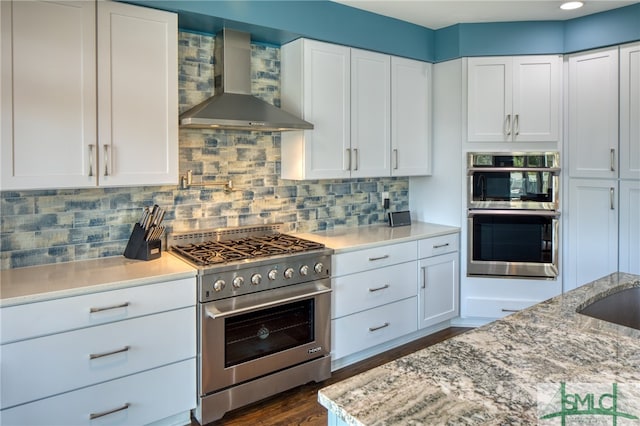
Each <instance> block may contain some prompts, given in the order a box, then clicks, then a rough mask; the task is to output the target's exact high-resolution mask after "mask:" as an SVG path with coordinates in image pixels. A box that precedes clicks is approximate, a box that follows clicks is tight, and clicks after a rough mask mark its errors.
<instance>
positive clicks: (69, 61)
mask: <svg viewBox="0 0 640 426" xmlns="http://www.w3.org/2000/svg"><path fill="white" fill-rule="evenodd" d="M95 7H96V6H95V3H94V2H84V1H83V2H78V1H69V2H55V3H54V2H44V1H16V2H10V1H3V2H1V3H0V8H1V17H2V25H1V28H2V41H1V43H2V53H1V54H2V59H1V60H2V76H1V81H2V89H1V92H2V106H1V110H2V123H1V128H0V129H1V130H0V131H1V135H2V146H1V151H0V164H1V166H2V172H1V176H0V177H1V179H0V180H1V182H2V188H1V189H5V190H6V189H38V188H52V187H54V188H68V187H85V186H95V185H96V178H95V173H97V171H96V168H95V166H96V164H95V158H96V157H95V156H96V146H95V144H96V63H95V49H96V47H95ZM92 174H93V175H94V176H93V177H92V176H91V175H92Z"/></svg>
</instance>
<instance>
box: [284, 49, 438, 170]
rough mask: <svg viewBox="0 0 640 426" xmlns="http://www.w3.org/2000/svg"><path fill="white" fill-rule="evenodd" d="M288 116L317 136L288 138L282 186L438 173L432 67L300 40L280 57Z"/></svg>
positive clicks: (286, 135) (303, 133) (296, 134)
mask: <svg viewBox="0 0 640 426" xmlns="http://www.w3.org/2000/svg"><path fill="white" fill-rule="evenodd" d="M281 60H282V69H281V86H282V95H281V97H282V109H284V110H285V111H288V112H290V113H292V114H296V115H298V116H301V117H302V118H303V119H305V120H306V121H309V122H310V123H312V124H313V125H314V128H313V130H305V131H292V132H285V133H283V134H282V178H283V179H296V180H299V179H341V178H354V177H385V176H416V175H427V174H429V173H430V171H431V159H430V154H431V146H430V144H431V137H430V132H431V127H430V123H431V115H430V114H431V113H430V102H431V99H430V90H431V78H430V77H431V75H430V73H431V64H428V63H423V62H419V61H412V60H407V59H402V58H396V57H392V56H389V55H384V54H380V53H375V52H370V51H365V50H360V49H352V48H349V47H345V46H338V45H333V44H329V43H323V42H318V41H314V40H306V39H298V40H296V41H293V42H291V43H288V44H286V45H284V46H282V49H281Z"/></svg>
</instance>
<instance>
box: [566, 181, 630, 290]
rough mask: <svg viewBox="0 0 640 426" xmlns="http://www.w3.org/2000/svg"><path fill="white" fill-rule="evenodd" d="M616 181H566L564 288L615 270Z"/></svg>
mask: <svg viewBox="0 0 640 426" xmlns="http://www.w3.org/2000/svg"><path fill="white" fill-rule="evenodd" d="M617 198H618V197H617V182H616V181H615V180H588V179H571V182H569V211H568V213H567V214H568V217H567V222H568V226H569V236H568V244H569V247H568V251H567V254H568V255H567V256H566V265H567V267H566V270H567V279H566V280H565V291H566V290H571V289H573V288H576V287H579V286H581V285H583V284H586V283H588V282H590V281H593V280H596V279H598V278H601V277H603V276H605V275H608V274H610V273H612V272H616V271H617V270H618V210H617V207H616V206H617Z"/></svg>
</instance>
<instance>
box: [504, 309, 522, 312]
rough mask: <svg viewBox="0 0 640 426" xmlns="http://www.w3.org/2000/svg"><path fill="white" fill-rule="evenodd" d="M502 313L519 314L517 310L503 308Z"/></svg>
mask: <svg viewBox="0 0 640 426" xmlns="http://www.w3.org/2000/svg"><path fill="white" fill-rule="evenodd" d="M502 312H519V309H505V308H502Z"/></svg>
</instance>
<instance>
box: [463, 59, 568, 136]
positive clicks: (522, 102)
mask: <svg viewBox="0 0 640 426" xmlns="http://www.w3.org/2000/svg"><path fill="white" fill-rule="evenodd" d="M561 83H562V58H561V57H560V56H515V57H483V58H469V59H468V69H467V93H468V99H467V108H468V109H467V139H468V141H469V142H557V141H558V140H559V139H560V122H561V120H560V117H561V110H560V103H561V93H562V88H561Z"/></svg>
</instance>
